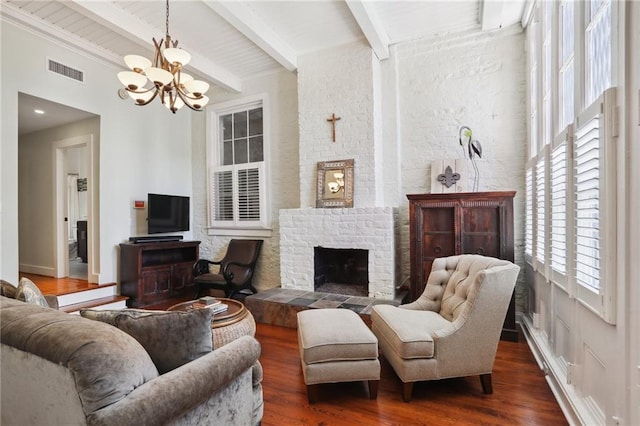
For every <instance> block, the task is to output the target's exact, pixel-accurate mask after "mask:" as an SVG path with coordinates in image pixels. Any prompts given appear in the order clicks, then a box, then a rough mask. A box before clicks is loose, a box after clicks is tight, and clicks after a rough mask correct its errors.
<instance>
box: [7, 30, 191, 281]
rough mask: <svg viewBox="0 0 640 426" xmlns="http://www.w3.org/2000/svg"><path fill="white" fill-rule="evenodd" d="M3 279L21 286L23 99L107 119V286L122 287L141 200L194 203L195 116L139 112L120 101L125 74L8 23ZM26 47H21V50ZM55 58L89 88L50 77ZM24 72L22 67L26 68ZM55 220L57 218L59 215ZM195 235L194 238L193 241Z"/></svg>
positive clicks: (151, 109)
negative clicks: (152, 195)
mask: <svg viewBox="0 0 640 426" xmlns="http://www.w3.org/2000/svg"><path fill="white" fill-rule="evenodd" d="M1 31H2V33H1V35H2V45H1V47H2V49H1V50H2V52H1V60H2V76H1V85H0V90H2V104H1V108H2V109H1V112H2V113H1V124H2V126H1V127H2V129H1V132H2V133H1V138H2V139H1V140H2V148H1V153H0V154H1V155H0V161H1V165H2V167H1V169H2V171H1V173H2V182H1V192H2V194H1V195H0V197H1V207H0V212H1V213H0V214H1V215H2V217H1V225H0V231H1V232H2V242H1V256H0V276H1V277H2V278H3V279H6V280H8V281H12V282H16V281H17V279H18V222H19V221H18V184H17V182H18V134H17V124H18V110H17V106H18V92H23V93H27V94H30V95H33V96H38V97H41V98H45V99H48V100H51V101H54V102H58V103H62V104H66V105H69V106H72V107H74V108H77V109H82V110H85V111H88V112H91V113H94V114H96V115H99V116H100V148H99V153H98V157H99V166H98V168H99V187H98V194H97V195H98V197H99V208H98V209H99V216H100V220H99V223H96V225H97V226H98V229H97V232H96V234H97V235H99V237H100V240H99V242H98V246H99V262H97V264H98V265H99V270H97V271H96V272H97V273H99V278H98V279H99V282H100V283H108V282H115V281H117V276H118V253H119V251H118V243H120V242H123V241H125V240H127V239H128V237H129V236H130V235H132V232H133V229H132V228H134V226H133V223H134V222H135V211H134V209H133V208H132V207H131V204H132V201H133V200H135V199H146V194H147V193H148V192H163V193H175V194H184V195H191V191H192V185H191V183H192V182H191V114H195V113H192V112H190V111H188V110H187V111H179V112H178V113H177V114H175V115H173V114H171V113H169V112H168V111H167V110H166V109H165V108H164V107H163V106H161V105H160V104H159V102H157V103H156V104H154V105H149V106H146V107H137V106H135V105H133V103H132V102H131V101H123V100H121V99H120V98H118V96H117V94H116V93H117V90H118V89H119V88H120V83H119V81H118V79H117V77H116V74H117V72H118V71H120V70H122V69H124V65H123V67H122V68H118V67H115V66H112V65H111V64H109V63H105V62H103V61H98V60H95V59H93V57H92V56H91V55H88V54H86V52H82V51H79V50H76V49H72V48H68V47H64V46H63V45H62V44H60V43H59V42H55V41H53V40H52V39H50V38H48V39H44V38H42V37H40V36H39V35H36V34H34V33H33V32H32V31H31V30H29V31H27V30H24V29H22V28H18V27H17V26H15V25H13V24H11V23H8V22H5V21H3V22H2V29H1ZM16 40H19V41H20V42H19V43H18V42H16ZM47 58H51V59H54V60H56V61H58V62H62V63H64V64H66V65H69V66H71V67H73V68H77V69H80V70H82V71H84V73H85V82H84V83H78V82H76V81H74V80H70V79H68V78H65V77H62V76H60V75H57V74H52V73H50V72H48V71H46V59H47ZM18 64H19V65H20V66H18ZM52 214H53V213H52ZM190 237H191V233H186V234H185V238H187V239H189V238H190Z"/></svg>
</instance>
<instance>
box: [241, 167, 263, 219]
mask: <svg viewBox="0 0 640 426" xmlns="http://www.w3.org/2000/svg"><path fill="white" fill-rule="evenodd" d="M260 216H261V212H260V170H259V168H258V167H253V168H247V169H241V170H238V220H240V221H243V222H248V221H258V222H259V221H260Z"/></svg>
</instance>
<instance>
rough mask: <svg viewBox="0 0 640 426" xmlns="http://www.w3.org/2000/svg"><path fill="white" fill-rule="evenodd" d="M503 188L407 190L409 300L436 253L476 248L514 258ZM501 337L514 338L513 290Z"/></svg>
mask: <svg viewBox="0 0 640 426" xmlns="http://www.w3.org/2000/svg"><path fill="white" fill-rule="evenodd" d="M514 196H515V191H509V192H465V193H449V194H410V195H407V198H408V199H409V227H410V229H409V234H410V251H411V288H410V298H411V301H413V300H415V299H417V298H418V297H419V296H420V295H421V294H422V292H423V291H424V288H425V286H426V283H427V278H428V277H429V273H430V272H431V264H432V263H433V260H434V259H436V258H438V257H446V256H453V255H458V254H481V255H484V256H491V257H496V258H499V259H505V260H509V261H511V262H513V261H514V254H513V250H514V249H513V245H514V242H513V197H514ZM502 339H504V340H511V341H517V340H518V332H517V329H516V311H515V294H514V295H513V296H512V297H511V302H510V304H509V310H508V312H507V316H506V318H505V322H504V327H503V330H502Z"/></svg>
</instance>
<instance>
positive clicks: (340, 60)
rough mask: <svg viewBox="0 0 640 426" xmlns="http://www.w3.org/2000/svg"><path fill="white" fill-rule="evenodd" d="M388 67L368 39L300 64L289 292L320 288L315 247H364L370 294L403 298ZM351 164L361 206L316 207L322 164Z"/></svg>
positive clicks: (284, 272) (288, 215) (287, 253)
mask: <svg viewBox="0 0 640 426" xmlns="http://www.w3.org/2000/svg"><path fill="white" fill-rule="evenodd" d="M380 66H381V65H380V62H379V61H378V59H377V58H376V57H375V55H374V54H373V52H372V51H371V49H370V48H369V47H368V46H367V44H366V43H365V42H357V43H353V44H351V45H347V46H341V47H340V48H332V49H329V50H327V51H323V52H314V53H313V54H310V55H304V56H301V57H300V58H299V59H298V124H299V135H300V143H299V171H300V208H294V209H285V210H280V222H279V225H280V280H281V286H282V287H283V288H292V289H300V290H308V291H314V278H315V277H314V266H315V265H314V248H315V247H323V248H328V249H362V250H367V251H368V265H367V271H368V280H369V288H368V292H367V293H368V295H369V297H377V298H381V299H393V298H394V296H395V287H396V277H397V276H398V272H397V268H398V266H397V265H398V264H399V262H398V259H397V254H398V251H397V240H398V237H397V235H398V218H397V216H398V208H397V207H396V206H397V194H389V193H388V188H393V187H394V186H397V185H395V184H396V183H397V182H396V181H395V179H397V176H396V175H394V173H393V170H395V167H396V166H395V164H396V162H397V149H396V148H395V147H394V145H393V143H391V142H389V143H385V144H383V143H382V125H381V120H382V104H383V103H382V100H381V96H382V90H381V88H382V85H383V81H382V79H381V70H380ZM318 94H322V95H321V96H319V95H318ZM332 114H335V115H336V116H338V117H340V121H337V122H336V124H335V137H336V140H335V142H334V141H332V133H331V130H332V126H331V123H329V122H327V119H328V118H329V117H331V116H332ZM348 159H353V160H354V198H353V199H354V204H353V208H315V205H316V166H317V163H318V162H320V161H339V160H348ZM383 159H384V161H385V164H384V165H383ZM386 200H392V202H391V203H389V202H387V201H386ZM393 201H395V203H394V202H393Z"/></svg>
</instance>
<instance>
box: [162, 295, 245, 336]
mask: <svg viewBox="0 0 640 426" xmlns="http://www.w3.org/2000/svg"><path fill="white" fill-rule="evenodd" d="M217 299H218V300H220V301H221V302H222V303H224V304H226V305H227V306H228V308H227V310H226V311H224V312H220V313H217V314H213V320H212V321H211V329H212V330H211V331H212V332H213V347H214V349H215V348H219V347H221V346H224V345H226V344H227V343H229V342H231V341H233V340H235V339H237V338H238V337H241V336H252V337H253V336H255V334H256V322H255V320H254V319H253V315H251V312H249V310H248V309H247V308H246V307H245V306H244V305H243V304H242V303H241V302H238V301H237V300H233V299H226V298H223V297H218V298H217ZM197 302H198V301H197V300H189V301H187V302H182V303H178V304H177V305H173V306H171V307H170V308H169V309H167V310H168V311H190V310H192V309H206V308H203V307H199V306H198V305H199V304H198V303H197ZM194 305H195V306H194Z"/></svg>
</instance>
